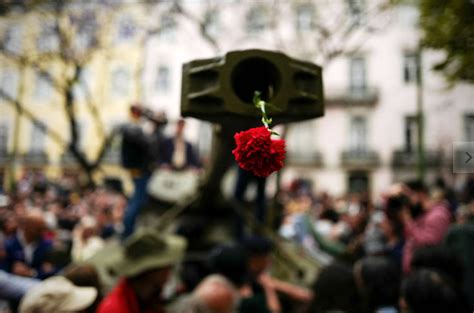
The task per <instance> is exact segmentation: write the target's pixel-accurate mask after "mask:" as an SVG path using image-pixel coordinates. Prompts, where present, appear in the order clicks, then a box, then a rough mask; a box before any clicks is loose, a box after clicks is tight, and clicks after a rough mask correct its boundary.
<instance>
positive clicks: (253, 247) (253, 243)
mask: <svg viewBox="0 0 474 313" xmlns="http://www.w3.org/2000/svg"><path fill="white" fill-rule="evenodd" d="M243 246H244V250H245V252H246V253H247V256H248V270H249V274H250V275H251V276H252V277H258V276H259V275H260V274H262V273H263V272H264V271H265V270H267V269H268V267H269V266H270V264H271V253H272V250H273V243H272V242H271V241H270V240H268V239H266V238H264V237H259V236H254V237H250V238H248V239H246V240H244V241H243Z"/></svg>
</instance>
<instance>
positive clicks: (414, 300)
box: [400, 269, 470, 313]
mask: <svg viewBox="0 0 474 313" xmlns="http://www.w3.org/2000/svg"><path fill="white" fill-rule="evenodd" d="M401 293H402V296H401V301H400V306H401V308H402V312H410V313H427V312H430V313H446V312H450V313H467V312H470V311H469V310H466V309H465V308H464V306H463V301H462V296H461V295H460V294H459V293H458V292H457V291H456V288H455V287H453V282H452V280H451V279H450V277H448V276H446V275H445V274H443V273H440V272H438V271H436V270H433V269H420V270H417V271H414V272H413V273H412V274H411V275H410V276H409V277H408V278H407V279H406V280H405V281H404V282H403V285H402V291H401Z"/></svg>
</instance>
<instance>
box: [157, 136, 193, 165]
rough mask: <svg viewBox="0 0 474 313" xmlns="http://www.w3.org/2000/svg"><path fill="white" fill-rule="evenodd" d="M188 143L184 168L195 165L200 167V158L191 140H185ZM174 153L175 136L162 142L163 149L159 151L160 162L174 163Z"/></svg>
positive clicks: (161, 163) (160, 163)
mask: <svg viewBox="0 0 474 313" xmlns="http://www.w3.org/2000/svg"><path fill="white" fill-rule="evenodd" d="M185 145H186V148H185V149H186V162H185V165H184V166H183V167H184V168H187V167H190V166H194V167H199V166H200V164H199V159H198V156H197V155H196V153H195V152H194V150H193V146H192V145H191V144H190V143H189V142H185ZM173 153H174V138H167V139H164V140H163V142H162V144H161V151H160V153H159V159H158V164H159V165H163V164H169V165H172V164H171V163H172V159H173Z"/></svg>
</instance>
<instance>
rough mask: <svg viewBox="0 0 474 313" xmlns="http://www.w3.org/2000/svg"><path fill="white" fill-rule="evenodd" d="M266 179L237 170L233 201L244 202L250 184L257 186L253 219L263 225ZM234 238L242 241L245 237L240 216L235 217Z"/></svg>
mask: <svg viewBox="0 0 474 313" xmlns="http://www.w3.org/2000/svg"><path fill="white" fill-rule="evenodd" d="M266 181H267V179H266V178H265V177H258V176H255V175H253V174H252V173H250V172H247V171H245V170H243V169H242V168H240V167H238V168H237V181H236V184H235V189H234V199H235V200H236V201H237V202H239V203H244V202H245V192H246V191H247V188H248V186H249V185H251V184H255V185H256V186H257V192H256V196H255V202H254V203H255V210H254V212H255V213H254V217H255V220H256V221H258V222H259V223H262V224H264V223H265V221H266V214H267V211H266V209H265V208H266V198H265V188H266V187H265V186H266ZM236 223H237V224H236V237H237V239H239V240H240V239H243V238H244V237H245V229H244V221H243V219H242V217H241V216H240V215H237V216H236Z"/></svg>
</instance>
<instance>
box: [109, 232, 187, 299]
mask: <svg viewBox="0 0 474 313" xmlns="http://www.w3.org/2000/svg"><path fill="white" fill-rule="evenodd" d="M124 245H125V246H124V250H123V257H122V261H121V262H120V263H119V264H118V265H117V267H116V271H117V272H118V274H119V275H121V276H123V277H125V278H126V279H127V280H128V281H129V282H130V283H131V285H132V288H134V289H135V292H137V295H138V296H139V298H140V299H141V300H150V299H151V298H153V297H159V296H160V295H161V292H162V290H163V287H164V286H165V284H166V282H167V280H168V278H169V276H170V274H171V270H172V268H173V266H174V265H175V264H177V263H178V262H179V261H180V260H181V259H182V257H183V256H184V251H185V249H186V241H185V239H184V238H182V237H180V236H175V235H160V234H158V233H156V232H154V231H152V230H143V231H138V232H136V233H134V234H133V235H132V236H131V237H130V238H128V239H127V240H126V241H125V244H124Z"/></svg>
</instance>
